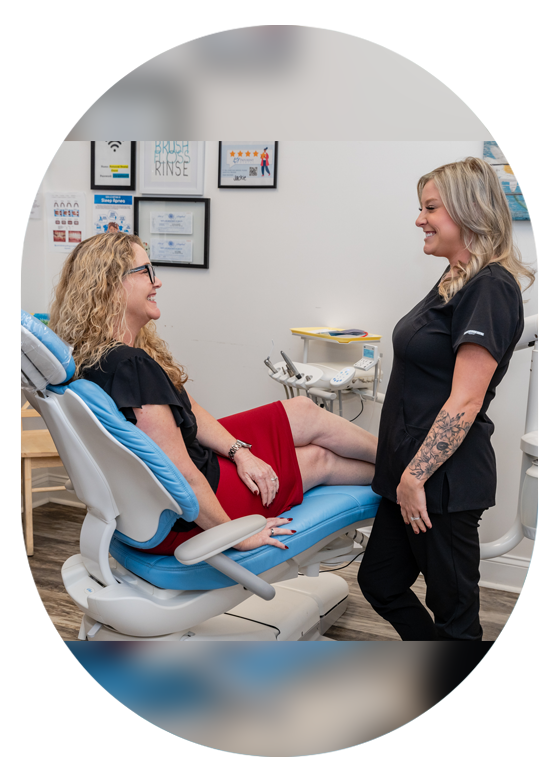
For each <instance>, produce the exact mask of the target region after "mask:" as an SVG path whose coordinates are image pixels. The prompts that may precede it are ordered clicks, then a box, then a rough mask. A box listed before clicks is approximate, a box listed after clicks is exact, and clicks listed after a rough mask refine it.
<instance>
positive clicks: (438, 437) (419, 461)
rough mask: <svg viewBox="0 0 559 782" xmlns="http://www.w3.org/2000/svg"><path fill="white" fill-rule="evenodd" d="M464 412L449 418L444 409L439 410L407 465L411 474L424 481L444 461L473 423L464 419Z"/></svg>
mask: <svg viewBox="0 0 559 782" xmlns="http://www.w3.org/2000/svg"><path fill="white" fill-rule="evenodd" d="M464 416H465V413H458V415H456V416H454V418H451V417H450V415H449V414H448V413H447V412H446V410H444V409H443V410H441V412H440V413H439V414H438V416H437V417H436V418H435V421H434V423H433V426H432V427H431V429H430V430H429V433H428V435H427V437H426V438H425V440H424V441H423V444H422V446H421V448H420V449H419V451H418V452H417V453H416V455H415V456H414V457H413V459H412V460H411V462H410V463H409V465H408V469H409V471H410V472H411V474H412V475H413V476H414V477H415V478H417V479H418V480H419V481H426V480H427V478H430V477H431V475H433V473H434V472H435V470H437V469H438V468H439V467H440V466H441V464H443V463H444V462H446V460H447V459H448V458H450V456H452V454H453V453H454V451H455V450H456V449H457V448H458V446H459V445H460V444H461V443H462V441H463V439H464V438H465V437H466V435H467V434H468V431H469V429H470V427H471V425H472V423H473V420H472V421H464V420H463V418H464Z"/></svg>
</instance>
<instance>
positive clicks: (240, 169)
mask: <svg viewBox="0 0 559 782" xmlns="http://www.w3.org/2000/svg"><path fill="white" fill-rule="evenodd" d="M235 146H237V147H239V152H240V153H241V155H240V158H239V160H238V161H237V160H236V162H235V165H236V168H237V171H234V172H229V173H228V175H227V176H224V175H223V172H224V170H225V169H224V166H223V163H224V156H225V155H229V154H231V152H232V151H233V148H234V147H235ZM265 147H266V148H268V149H270V148H271V149H272V150H273V151H272V155H271V156H270V155H269V153H268V155H269V157H271V160H270V167H271V168H273V171H270V172H269V176H270V177H271V179H268V178H267V177H266V175H265V172H264V169H263V167H262V166H261V158H260V157H259V156H260V154H261V152H262V151H263V149H264V148H265ZM230 149H231V151H230ZM247 152H251V154H252V155H253V159H252V160H249V158H248V155H247V160H246V161H244V160H242V159H241V158H242V157H243V155H245V154H247ZM256 153H257V154H256ZM250 162H252V163H257V165H256V166H250V165H249V163H250ZM243 164H244V165H243ZM245 168H246V170H244V169H245ZM259 168H260V169H261V174H260V173H259V172H258V169H259ZM253 169H257V170H256V171H254V170H253ZM266 173H268V170H267V171H266ZM237 177H238V178H237ZM263 179H265V181H264V182H262V180H263ZM217 186H218V187H219V188H223V189H230V190H233V189H234V190H257V189H260V190H275V189H276V188H277V186H278V142H277V141H220V142H219V157H218V166H217Z"/></svg>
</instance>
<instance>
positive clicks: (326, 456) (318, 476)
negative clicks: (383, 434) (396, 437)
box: [295, 445, 375, 492]
mask: <svg viewBox="0 0 559 782" xmlns="http://www.w3.org/2000/svg"><path fill="white" fill-rule="evenodd" d="M295 454H296V456H297V461H298V463H299V470H300V471H301V478H302V480H303V491H304V492H305V491H308V490H309V489H312V488H313V487H314V486H321V485H324V486H343V485H349V486H369V485H370V484H371V483H372V480H373V476H374V474H375V465H374V464H371V463H370V462H362V461H359V460H358V459H346V458H345V457H344V456H338V455H337V454H335V453H334V452H333V451H329V450H328V449H326V448H321V447H320V445H305V446H302V447H300V448H295Z"/></svg>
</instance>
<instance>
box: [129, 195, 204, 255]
mask: <svg viewBox="0 0 559 782" xmlns="http://www.w3.org/2000/svg"><path fill="white" fill-rule="evenodd" d="M210 200H211V199H209V198H195V197H186V196H185V197H183V198H177V197H173V196H136V197H135V198H134V233H135V234H136V236H139V237H140V239H141V240H142V242H143V244H144V247H145V249H146V252H147V253H148V256H149V259H150V261H151V264H152V266H178V267H180V268H186V269H209V267H210ZM181 204H186V205H191V209H192V211H191V213H190V214H191V230H192V232H191V234H181V233H179V232H178V231H173V232H167V233H165V232H152V230H151V228H152V219H151V216H149V215H150V211H149V210H150V207H151V206H152V205H153V206H154V207H155V208H156V209H157V210H158V211H159V212H161V211H163V213H164V212H167V211H168V210H169V209H172V210H173V213H174V212H176V211H177V207H180V205H181ZM170 216H172V213H170ZM142 234H143V235H142ZM148 234H149V237H150V242H147V241H146V239H145V236H146V235H148ZM185 235H186V236H192V240H191V241H192V242H193V244H194V247H192V248H191V252H192V255H193V260H192V262H186V263H181V262H180V261H173V260H160V259H157V258H156V259H154V258H153V257H152V255H153V254H154V247H153V246H154V240H153V239H152V237H153V236H157V237H159V238H158V239H157V240H156V241H158V242H165V241H172V239H171V240H167V239H166V237H176V236H185ZM200 240H201V244H202V246H201V247H200V246H199V245H200ZM186 241H188V240H186ZM194 256H195V257H194Z"/></svg>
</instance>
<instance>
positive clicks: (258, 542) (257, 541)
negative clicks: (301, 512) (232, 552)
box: [234, 518, 295, 551]
mask: <svg viewBox="0 0 559 782" xmlns="http://www.w3.org/2000/svg"><path fill="white" fill-rule="evenodd" d="M288 521H293V519H281V518H273V519H267V520H266V526H265V527H264V529H263V530H262V532H257V533H256V535H251V536H250V538H246V539H245V540H242V541H241V542H240V543H238V544H237V545H236V546H234V548H236V549H237V550H238V551H250V550H251V549H253V548H258V547H259V546H276V547H277V548H282V549H287V548H289V546H286V545H285V543H282V542H281V541H279V540H278V536H281V535H294V534H295V530H294V529H279V527H282V526H283V525H284V524H287V522H288Z"/></svg>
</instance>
